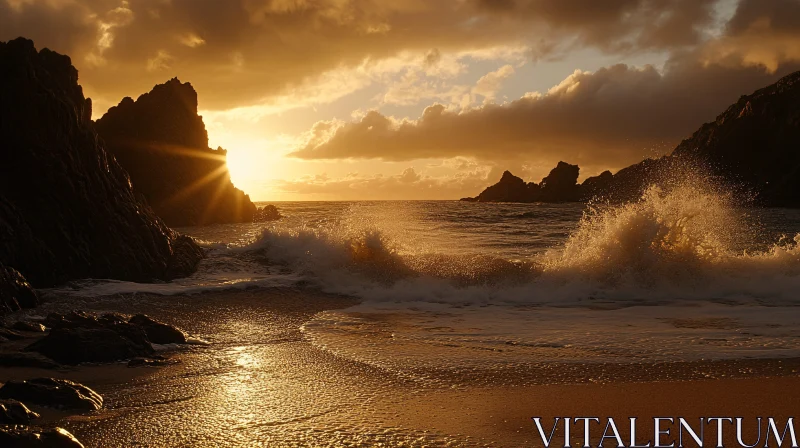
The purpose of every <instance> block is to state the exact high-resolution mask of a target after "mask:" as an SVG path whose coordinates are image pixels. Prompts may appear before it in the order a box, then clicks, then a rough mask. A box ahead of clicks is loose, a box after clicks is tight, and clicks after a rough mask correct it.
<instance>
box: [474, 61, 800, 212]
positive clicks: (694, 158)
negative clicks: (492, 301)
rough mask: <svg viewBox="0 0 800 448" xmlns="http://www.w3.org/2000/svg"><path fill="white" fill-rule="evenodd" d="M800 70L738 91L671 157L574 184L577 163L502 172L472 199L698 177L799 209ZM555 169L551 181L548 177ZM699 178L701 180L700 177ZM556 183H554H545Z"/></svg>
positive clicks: (622, 194) (577, 194)
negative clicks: (544, 171)
mask: <svg viewBox="0 0 800 448" xmlns="http://www.w3.org/2000/svg"><path fill="white" fill-rule="evenodd" d="M798 149H800V72H795V73H793V74H790V75H788V76H785V77H783V78H782V79H780V80H779V81H778V82H776V83H775V84H772V85H769V86H767V87H764V88H762V89H759V90H757V91H756V92H754V93H753V94H751V95H745V96H742V97H741V98H740V99H739V100H738V101H737V102H736V103H735V104H733V105H731V106H730V107H728V109H726V110H725V111H724V112H723V113H722V114H720V115H719V116H718V117H717V118H716V120H714V121H713V122H710V123H706V124H704V125H702V126H701V127H700V129H698V130H697V131H695V132H694V134H692V136H691V137H689V138H687V139H685V140H683V141H682V142H681V143H680V144H679V145H678V146H677V147H676V148H675V149H674V150H673V151H672V153H671V154H669V155H666V156H663V157H660V158H656V159H647V160H643V161H642V162H639V163H636V164H634V165H631V166H629V167H626V168H623V169H621V170H619V171H618V172H617V173H615V174H612V173H611V172H610V171H605V172H603V173H602V174H600V175H599V176H593V177H589V178H587V179H586V180H584V181H583V183H581V184H578V183H577V180H578V167H577V166H576V165H569V164H566V163H564V162H559V164H558V166H557V167H556V168H555V169H554V170H553V171H552V172H551V173H550V175H549V176H548V177H547V178H545V179H543V180H542V182H541V183H540V184H536V183H533V182H531V183H525V182H524V181H523V180H522V179H520V178H519V177H516V176H514V175H512V174H511V173H510V172H508V171H506V172H505V173H504V174H503V177H502V178H501V179H500V181H499V182H498V183H497V184H495V185H492V186H490V187H488V188H487V189H486V190H484V191H483V192H482V193H481V194H480V195H478V196H476V197H474V198H464V199H462V200H463V201H472V202H571V201H589V200H593V199H597V200H604V201H610V202H625V201H631V200H636V199H638V198H639V197H641V195H642V193H643V192H644V190H645V189H647V187H649V186H650V185H659V186H666V187H668V186H669V185H670V184H673V183H680V182H685V181H690V182H691V181H697V180H699V179H698V177H699V176H703V177H704V178H707V179H713V181H714V182H715V183H717V184H719V185H724V186H725V188H727V189H730V190H734V191H737V192H741V193H743V197H746V198H747V199H748V200H749V201H752V203H753V204H756V205H762V206H779V207H800V151H799V150H798ZM554 174H557V181H554V180H550V178H551V177H552V176H554ZM703 180H706V179H703ZM553 182H557V185H558V186H557V188H550V191H549V192H547V193H545V189H547V188H548V186H549V185H554V183H553Z"/></svg>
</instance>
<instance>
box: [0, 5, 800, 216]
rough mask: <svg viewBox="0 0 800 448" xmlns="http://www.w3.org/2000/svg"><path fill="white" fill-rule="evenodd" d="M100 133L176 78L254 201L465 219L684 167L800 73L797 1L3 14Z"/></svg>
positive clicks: (6, 30)
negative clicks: (575, 188)
mask: <svg viewBox="0 0 800 448" xmlns="http://www.w3.org/2000/svg"><path fill="white" fill-rule="evenodd" d="M18 36H24V37H27V38H30V39H33V40H34V42H35V44H36V45H37V47H38V48H44V47H47V48H50V49H52V50H55V51H58V52H60V53H64V54H67V55H69V56H70V57H71V58H72V62H73V65H75V66H76V67H77V68H78V71H79V82H80V84H81V85H82V86H83V89H84V93H85V95H86V96H88V97H90V98H92V101H93V105H94V109H93V113H94V117H95V118H99V117H100V116H102V114H103V113H105V111H106V110H107V109H108V108H109V107H111V106H113V105H116V104H117V103H118V102H119V101H120V100H121V99H122V98H123V97H125V96H130V97H133V98H136V97H138V96H139V95H141V94H142V93H145V92H147V91H149V90H150V89H152V87H153V86H154V85H155V84H158V83H163V82H165V81H167V80H168V79H170V78H173V77H178V78H179V79H180V80H181V81H184V82H187V81H188V82H190V83H192V85H193V86H194V87H195V89H196V90H197V92H198V97H199V105H200V109H201V110H200V114H201V115H202V116H203V119H204V121H205V124H206V127H207V129H208V133H209V143H210V146H211V147H214V148H215V147H217V146H221V147H223V148H226V149H228V165H229V168H230V171H231V175H232V179H233V182H234V183H235V184H236V186H237V187H239V188H241V189H243V190H244V191H245V192H247V193H248V194H250V196H251V198H252V199H253V200H256V201H280V200H357V199H458V198H461V197H465V196H475V195H477V194H478V193H479V192H480V191H481V190H483V188H485V187H486V186H488V185H490V184H492V183H494V182H496V181H497V180H498V179H499V178H500V176H501V174H502V172H503V171H504V170H510V171H511V172H513V173H514V174H516V175H518V176H520V177H522V178H523V179H525V180H526V181H536V182H538V181H540V180H541V178H542V177H544V176H546V175H547V173H548V172H549V171H550V169H552V168H553V167H554V166H555V165H556V164H557V163H558V162H559V161H565V162H568V163H573V164H578V165H579V166H580V167H581V179H584V178H586V177H588V176H592V175H596V174H599V173H600V172H602V171H604V170H607V169H608V170H611V171H612V172H613V171H615V170H618V169H620V168H623V167H625V166H627V165H629V164H631V163H636V162H638V161H640V160H642V159H643V158H647V157H656V156H659V155H662V154H665V153H669V151H671V150H672V148H674V147H675V146H676V145H677V144H678V143H679V142H680V141H681V139H683V138H686V137H689V136H690V135H691V133H692V132H693V131H694V130H695V129H697V128H698V127H699V126H700V125H701V124H702V123H704V122H708V121H712V120H714V118H715V117H716V116H717V115H718V114H720V113H721V112H723V111H724V109H725V108H726V107H727V106H728V105H730V104H731V103H733V102H734V101H736V100H737V99H738V98H739V97H740V96H741V95H744V94H749V93H752V92H753V91H754V90H756V89H758V88H760V87H763V86H765V85H767V84H770V83H772V82H774V81H776V80H777V79H779V78H780V77H781V76H783V75H786V74H788V73H790V72H793V71H796V70H798V69H800V0H604V1H597V0H226V1H222V0H219V1H215V0H84V1H79V0H0V40H3V41H4V40H9V39H13V38H15V37H18Z"/></svg>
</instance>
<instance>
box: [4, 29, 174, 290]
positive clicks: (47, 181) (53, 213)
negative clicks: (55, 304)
mask: <svg viewBox="0 0 800 448" xmlns="http://www.w3.org/2000/svg"><path fill="white" fill-rule="evenodd" d="M0 67H2V69H0V142H2V145H0V263H3V264H5V265H6V266H11V267H13V268H15V269H17V270H18V271H19V272H20V273H21V274H22V275H24V276H25V278H27V279H28V281H30V282H31V284H33V285H34V286H49V285H55V284H58V283H61V282H64V281H66V280H70V279H77V278H89V277H92V278H112V279H120V280H132V281H152V280H154V279H169V278H170V277H171V275H170V274H172V272H171V271H169V270H168V267H169V266H170V262H171V261H172V258H173V242H174V241H175V238H176V234H175V233H174V232H173V231H172V230H170V229H169V228H168V227H167V226H166V225H165V224H164V223H163V222H162V221H161V220H160V219H159V218H158V217H157V216H156V215H155V214H154V213H153V211H152V210H151V209H150V208H149V207H148V206H147V205H146V204H144V203H142V202H139V201H138V200H137V199H136V197H135V196H134V192H133V189H132V187H131V184H130V180H129V178H128V175H127V173H126V172H125V170H123V169H122V168H121V167H120V165H119V164H118V163H117V162H116V160H115V159H114V158H113V157H111V156H109V155H108V154H107V153H106V150H105V149H104V146H103V143H102V141H101V140H99V139H98V137H97V134H96V133H95V131H94V126H93V125H92V121H91V115H92V107H91V101H90V100H89V99H86V98H84V96H83V91H82V89H81V87H80V86H79V85H78V72H77V70H75V68H74V67H73V66H72V65H71V62H70V59H69V57H67V56H63V55H60V54H58V53H55V52H52V51H50V50H48V49H43V50H41V51H39V52H37V51H36V49H35V48H34V45H33V42H31V41H30V40H27V39H22V38H19V39H16V40H13V41H10V42H7V43H5V42H3V43H0ZM0 288H2V286H0Z"/></svg>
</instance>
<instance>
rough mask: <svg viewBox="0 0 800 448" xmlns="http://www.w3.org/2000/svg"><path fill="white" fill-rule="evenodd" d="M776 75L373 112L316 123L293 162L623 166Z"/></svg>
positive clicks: (648, 82) (645, 81) (600, 83)
mask: <svg viewBox="0 0 800 448" xmlns="http://www.w3.org/2000/svg"><path fill="white" fill-rule="evenodd" d="M783 71H787V70H783ZM780 74H782V72H781V73H771V72H770V71H768V70H766V69H765V68H764V67H763V66H736V67H729V66H724V65H720V64H710V65H703V64H701V63H699V62H696V61H693V60H691V59H690V60H677V59H676V60H672V61H670V63H669V64H668V65H667V68H666V69H665V70H664V71H663V72H660V71H659V70H657V69H656V68H654V67H652V66H645V67H641V68H637V67H631V66H628V65H624V64H620V65H615V66H612V67H607V68H603V69H600V70H598V71H596V72H594V73H589V72H582V71H580V70H578V71H576V72H575V73H573V74H572V75H570V76H569V77H568V78H566V79H565V80H564V81H563V82H561V83H560V84H559V85H557V86H555V87H553V88H552V89H550V90H549V91H548V92H546V93H544V94H538V93H532V94H528V95H525V96H524V97H522V98H519V99H517V100H515V101H512V102H510V103H507V104H503V105H498V104H486V105H484V106H481V107H478V108H474V109H468V110H464V111H456V110H449V109H448V108H447V107H445V106H444V105H441V104H434V105H432V106H430V107H428V108H427V109H425V111H424V113H423V114H422V116H421V117H419V118H418V119H416V120H397V119H394V118H392V117H388V116H384V115H382V114H381V113H379V112H377V111H370V112H368V113H367V114H366V115H365V116H364V117H363V118H361V119H360V120H359V121H353V122H346V123H343V122H324V121H323V122H319V123H317V124H316V125H315V126H314V127H313V128H312V129H311V130H310V131H309V133H308V135H307V140H306V141H305V142H304V144H303V145H302V147H300V148H298V149H297V150H296V151H295V152H294V153H292V154H291V155H292V156H294V157H298V158H302V159H347V158H355V159H382V160H391V161H401V160H412V159H420V158H448V157H456V156H464V157H476V158H478V159H482V160H490V161H496V160H510V159H527V160H550V161H558V160H568V161H571V162H573V163H581V164H586V165H598V166H599V165H606V166H616V167H621V166H623V165H625V164H628V163H632V162H635V161H638V160H641V159H642V158H643V157H647V156H652V155H655V154H658V153H663V152H665V151H668V150H669V149H671V148H672V147H673V146H674V145H675V144H676V143H677V142H679V141H680V139H682V138H684V137H688V136H689V135H690V133H691V132H692V131H693V130H694V129H695V128H696V127H698V126H699V125H700V124H701V123H703V122H704V121H708V120H711V119H713V118H714V117H715V116H716V114H717V113H719V112H721V111H722V110H723V109H724V107H726V106H727V105H728V104H729V103H732V102H733V101H735V100H736V99H737V98H738V96H740V95H741V94H743V93H749V92H751V91H753V90H755V89H756V88H759V87H761V86H763V85H766V84H768V83H770V82H773V81H774V80H776V79H777V77H778V76H779V75H780Z"/></svg>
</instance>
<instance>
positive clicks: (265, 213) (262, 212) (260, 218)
mask: <svg viewBox="0 0 800 448" xmlns="http://www.w3.org/2000/svg"><path fill="white" fill-rule="evenodd" d="M282 217H283V216H282V215H281V212H280V211H279V210H278V207H275V206H274V205H272V204H269V205H265V206H263V207H261V208H259V209H258V210H256V214H255V216H253V221H254V222H266V221H277V220H279V219H281V218H282Z"/></svg>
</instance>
